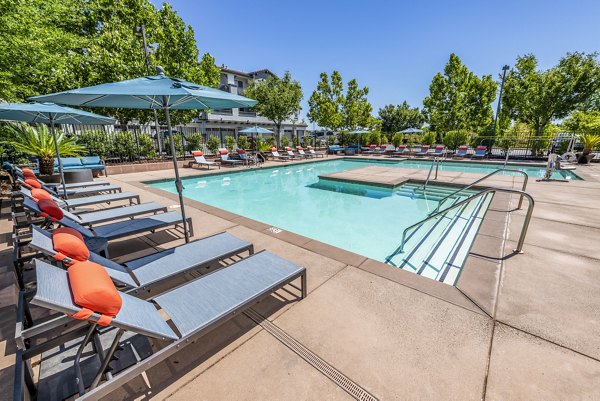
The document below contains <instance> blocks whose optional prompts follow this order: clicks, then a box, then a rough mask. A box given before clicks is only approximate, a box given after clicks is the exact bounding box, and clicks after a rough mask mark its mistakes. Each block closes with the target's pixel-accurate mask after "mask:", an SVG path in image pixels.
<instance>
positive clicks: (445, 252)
mask: <svg viewBox="0 0 600 401" xmlns="http://www.w3.org/2000/svg"><path fill="white" fill-rule="evenodd" d="M461 198H462V197H461ZM491 199H492V195H486V196H484V197H480V198H476V199H474V200H472V201H471V202H468V203H466V204H464V205H462V206H459V207H457V208H455V209H453V210H450V211H448V212H447V213H445V214H444V215H441V216H440V217H438V218H434V219H431V220H429V221H427V222H426V223H424V224H423V225H422V226H420V227H419V228H417V229H416V230H415V231H413V232H412V233H411V234H410V235H409V236H408V238H407V241H406V244H405V246H404V252H403V253H397V254H394V253H392V254H391V255H390V257H389V258H388V263H389V264H391V265H393V266H397V267H399V268H401V269H404V270H408V271H412V272H413V273H416V274H419V275H422V276H425V277H429V278H431V279H433V280H437V281H441V282H443V283H446V284H450V285H454V284H455V283H456V280H457V279H458V277H459V275H460V270H461V268H462V265H463V264H464V262H465V260H466V258H467V256H468V254H469V251H470V249H471V245H472V243H473V240H474V239H475V235H476V234H477V231H478V229H479V226H480V225H481V222H482V220H483V216H484V215H485V212H486V210H487V207H488V205H489V203H490V202H491ZM459 200H461V199H454V200H453V202H457V201H459ZM448 206H449V205H448Z"/></svg>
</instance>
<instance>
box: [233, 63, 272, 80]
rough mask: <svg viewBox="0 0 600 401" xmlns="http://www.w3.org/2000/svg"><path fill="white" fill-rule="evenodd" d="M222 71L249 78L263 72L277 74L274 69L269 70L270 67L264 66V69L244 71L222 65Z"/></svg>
mask: <svg viewBox="0 0 600 401" xmlns="http://www.w3.org/2000/svg"><path fill="white" fill-rule="evenodd" d="M221 72H228V73H231V74H235V75H239V76H243V77H248V78H253V77H255V76H257V75H259V74H261V73H264V74H269V75H273V76H274V77H276V76H277V75H275V74H274V73H273V71H271V70H269V69H268V68H263V69H262V70H256V71H250V72H244V71H239V70H234V69H233V68H229V67H227V66H226V65H221Z"/></svg>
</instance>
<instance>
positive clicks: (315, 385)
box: [0, 157, 600, 400]
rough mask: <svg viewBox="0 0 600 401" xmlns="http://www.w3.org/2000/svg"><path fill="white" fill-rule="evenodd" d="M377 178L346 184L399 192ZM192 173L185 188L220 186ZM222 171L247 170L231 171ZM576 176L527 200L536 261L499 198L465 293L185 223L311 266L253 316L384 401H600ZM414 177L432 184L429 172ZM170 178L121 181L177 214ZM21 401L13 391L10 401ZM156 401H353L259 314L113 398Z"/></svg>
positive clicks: (584, 202) (597, 262) (8, 344)
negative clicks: (201, 183) (284, 294)
mask: <svg viewBox="0 0 600 401" xmlns="http://www.w3.org/2000/svg"><path fill="white" fill-rule="evenodd" d="M329 159H332V157H330V158H329ZM326 160H327V159H326ZM375 160H381V159H375ZM285 164H287V163H280V162H270V163H268V164H267V166H268V165H277V166H281V165H285ZM374 167H375V166H368V167H364V168H361V169H362V170H363V171H362V174H358V175H355V176H354V177H353V176H352V172H351V171H348V172H345V173H337V174H345V175H346V178H347V179H353V178H354V179H358V178H361V177H360V176H369V179H371V180H377V179H381V180H382V181H383V180H385V179H388V178H390V177H391V178H390V179H397V177H393V174H394V171H387V172H385V173H384V172H383V171H382V169H384V170H385V169H388V167H383V168H376V169H375V170H372V171H371V172H370V173H368V172H367V173H365V171H364V170H365V169H372V168H374ZM390 169H391V168H390ZM236 170H238V169H236ZM239 170H241V169H239ZM376 170H378V171H376ZM397 170H399V169H397ZM403 170H404V169H403ZM181 171H182V175H183V176H191V175H199V174H208V173H214V171H213V170H211V171H210V172H204V171H201V170H198V169H194V170H192V169H182V170H181ZM225 171H235V170H234V169H227V168H223V169H221V170H220V172H221V173H223V172H225ZM216 172H217V173H218V172H219V170H217V171H216ZM576 173H577V174H578V175H580V176H581V177H582V178H584V180H585V181H572V182H568V183H562V182H536V181H535V180H534V179H530V181H529V184H528V187H527V191H528V192H529V193H531V194H532V196H533V197H534V199H535V201H536V206H535V209H534V214H533V220H532V222H531V225H530V228H529V233H528V235H527V238H526V241H525V247H524V252H525V253H524V254H520V255H515V254H513V253H512V249H513V248H514V247H515V241H516V238H517V236H518V232H519V230H520V224H522V219H523V214H524V210H520V211H512V212H510V213H508V212H507V210H511V209H513V208H514V206H515V202H516V199H512V198H510V197H501V196H499V197H498V198H495V199H494V203H493V204H492V208H491V209H492V210H491V212H489V213H488V214H487V215H486V219H485V221H484V224H483V225H482V227H481V229H480V232H479V234H478V236H477V238H476V244H475V245H474V248H473V249H472V251H471V254H470V257H469V258H468V260H467V265H466V266H465V272H464V275H465V277H463V276H461V279H460V281H459V283H458V284H457V287H450V286H447V285H444V284H440V283H437V282H434V281H432V280H429V279H426V278H423V277H419V276H416V275H414V274H412V273H409V272H406V271H402V270H398V269H395V268H392V267H389V266H387V265H384V264H383V263H380V262H377V261H373V260H370V259H367V258H365V257H362V256H360V255H356V254H353V253H351V252H348V251H345V250H341V249H339V248H334V247H331V246H329V245H326V244H323V243H320V242H318V241H314V240H311V239H310V238H306V237H302V236H299V235H296V234H294V233H289V232H286V231H283V232H279V233H276V232H274V231H273V230H271V227H270V226H268V225H266V224H263V223H260V222H256V221H253V220H250V219H247V218H244V217H240V216H237V215H235V214H233V213H230V212H227V211H224V210H221V209H218V208H215V207H212V206H208V205H204V204H202V203H200V202H196V201H192V200H186V204H187V205H188V207H187V209H186V210H187V212H188V215H189V216H190V217H192V219H193V222H194V233H195V237H194V238H201V237H203V236H206V235H210V234H214V233H217V232H220V231H224V230H226V231H228V232H230V233H232V234H234V235H236V236H238V237H240V238H243V239H246V240H248V241H252V242H253V243H254V244H255V248H256V250H261V249H268V250H270V251H272V252H274V253H276V254H278V255H280V256H282V257H284V258H287V259H289V260H291V261H293V262H295V263H298V264H300V265H303V266H305V267H306V268H307V271H308V286H309V295H308V297H307V298H306V299H304V300H302V301H300V302H291V303H285V302H284V303H282V302H280V301H279V300H278V299H277V298H276V297H272V299H271V298H270V299H269V300H267V301H265V302H262V303H261V304H259V305H258V306H257V307H255V308H254V309H255V310H256V311H258V312H259V313H260V314H261V315H262V316H264V317H266V319H268V321H269V322H271V323H272V324H274V325H276V326H277V327H279V328H280V329H282V330H284V331H285V332H286V333H288V334H289V335H290V336H291V337H293V338H294V339H295V340H296V341H298V342H299V343H301V344H302V345H303V346H304V347H306V348H307V349H309V350H311V351H312V352H313V353H314V354H316V355H318V356H319V357H321V358H322V359H323V360H325V361H326V362H327V363H328V364H330V365H331V366H333V367H334V368H336V369H337V370H338V371H340V372H341V373H343V374H344V375H346V376H347V377H348V378H349V379H351V380H352V381H354V382H355V383H356V384H357V385H359V386H360V387H362V388H363V389H364V390H365V391H366V392H368V393H370V394H372V395H373V396H374V397H376V398H378V399H381V400H388V399H456V400H479V399H486V400H503V399H523V400H553V399H556V400H559V399H570V400H571V399H596V398H600V388H599V386H598V385H597V384H598V383H599V382H600V296H598V294H600V247H598V244H600V202H599V199H600V166H599V165H592V166H582V167H578V169H577V171H576ZM386 174H388V175H386ZM395 174H396V175H397V174H399V172H398V171H396V172H395ZM402 174H404V175H406V174H412V175H411V176H410V178H411V179H416V180H422V179H423V176H424V175H425V176H426V174H427V171H424V170H420V171H416V170H415V171H413V172H412V173H409V172H403V173H402ZM480 176H481V175H478V174H472V173H450V172H447V173H444V172H440V173H439V175H438V180H437V181H434V182H447V183H452V184H466V183H469V182H472V181H473V179H474V177H480ZM172 177H173V172H172V171H171V170H164V171H149V172H143V173H132V174H120V175H114V176H110V177H108V180H109V181H111V182H113V183H115V184H118V185H121V186H122V187H123V190H124V191H128V190H130V191H134V192H138V193H139V194H140V196H141V198H142V201H144V202H149V201H157V202H161V203H163V204H164V205H165V206H169V207H171V206H175V205H176V203H177V201H176V199H177V198H176V196H175V195H174V194H167V193H165V192H163V191H160V190H157V189H155V188H151V187H148V186H145V185H144V184H142V183H141V182H143V181H149V180H154V179H163V178H172ZM362 178H363V179H364V177H362ZM485 184H487V185H491V186H502V187H515V188H520V185H521V177H506V176H497V177H494V179H493V180H490V181H489V182H488V181H486V182H485ZM5 204H6V202H4V206H6V205H5ZM3 212H6V210H3ZM5 216H6V215H5V214H4V215H3V219H2V220H1V222H0V230H1V232H2V233H5V238H6V233H10V231H11V227H10V221H9V220H7V219H6V217H5ZM358 223H359V222H358ZM182 242H183V241H182V239H181V238H180V236H176V235H175V234H174V233H173V232H170V231H169V232H165V231H163V232H158V233H155V234H150V235H146V236H142V237H139V238H134V239H127V240H122V241H118V242H115V243H113V244H111V249H110V250H111V255H113V256H115V257H118V259H119V260H127V259H131V258H133V257H136V256H141V255H143V254H147V253H151V252H153V251H154V250H155V249H164V248H170V247H172V246H175V245H177V244H180V243H182ZM0 256H1V257H2V259H1V261H0V265H1V266H3V267H2V268H1V270H0V272H1V273H0V274H1V275H0V278H1V280H2V287H1V293H0V302H1V304H0V316H1V317H2V325H1V326H0V327H2V331H1V335H2V338H0V341H2V342H0V351H2V354H1V355H2V356H1V357H0V380H1V381H0V383H2V388H5V387H4V385H5V383H12V379H11V376H12V368H13V367H12V364H13V363H14V344H13V343H12V341H11V337H12V335H13V333H14V314H15V309H14V295H15V284H14V276H13V274H12V271H11V269H12V267H10V265H9V262H10V249H8V248H7V247H6V245H5V244H3V248H2V252H1V253H0ZM146 380H147V381H148V382H149V383H150V385H151V388H148V385H147V383H146ZM10 396H11V395H10V394H7V392H2V396H0V397H2V399H4V398H6V399H10ZM152 397H155V398H156V399H167V398H168V399H174V400H190V399H206V400H233V399H235V400H257V399H260V400H280V399H290V400H292V399H293V400H296V399H298V400H309V399H310V400H312V399H352V397H351V396H350V395H349V394H348V393H347V392H345V391H343V390H342V389H341V388H340V387H339V386H338V385H336V384H335V383H334V382H333V381H331V380H330V379H329V378H328V377H326V376H325V375H323V374H322V373H321V372H320V371H319V370H317V369H316V368H315V367H314V366H313V365H311V364H309V363H307V362H306V361H305V360H304V359H302V358H301V357H300V356H299V355H298V354H297V353H295V352H293V351H292V350H291V349H290V348H288V347H286V346H285V345H284V344H283V343H281V342H279V341H278V340H277V339H276V338H275V337H274V336H273V335H272V334H270V331H269V330H268V325H266V324H263V325H258V324H256V323H255V321H253V320H251V319H250V318H249V317H247V316H246V315H240V316H238V317H237V318H235V319H233V320H231V321H230V322H229V323H227V324H225V325H224V326H221V327H220V328H219V329H217V330H215V331H214V332H212V333H210V334H209V335H207V336H206V337H205V338H204V339H203V340H202V341H200V342H199V343H196V344H193V345H190V346H189V347H188V348H187V349H186V351H185V352H180V353H179V354H176V355H175V356H174V357H172V358H170V359H169V360H168V361H166V362H164V363H161V364H160V365H158V366H157V367H155V368H153V369H152V370H150V371H149V372H148V375H147V378H145V379H143V378H141V377H140V378H137V379H135V380H133V381H132V382H131V383H130V384H129V385H128V386H125V387H123V388H122V389H120V390H119V391H117V392H115V393H113V395H112V397H111V398H110V399H144V398H152Z"/></svg>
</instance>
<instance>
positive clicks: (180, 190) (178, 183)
mask: <svg viewBox="0 0 600 401" xmlns="http://www.w3.org/2000/svg"><path fill="white" fill-rule="evenodd" d="M164 102H165V104H167V99H164ZM165 116H166V118H167V130H168V132H169V144H170V145H171V155H172V156H173V168H174V169H175V187H176V188H177V193H178V194H179V206H180V207H181V218H182V219H183V235H184V236H185V242H186V243H187V242H190V234H189V232H188V226H187V219H186V217H185V206H184V204H183V185H182V184H181V178H180V177H179V166H177V154H176V153H175V141H174V140H173V129H172V128H171V116H170V115H169V107H167V106H165Z"/></svg>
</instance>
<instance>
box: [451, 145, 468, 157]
mask: <svg viewBox="0 0 600 401" xmlns="http://www.w3.org/2000/svg"><path fill="white" fill-rule="evenodd" d="M468 151H469V147H468V146H459V147H458V149H457V151H456V153H454V155H453V156H452V157H453V158H454V157H456V158H461V159H463V158H465V157H466V156H467V152H468Z"/></svg>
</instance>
